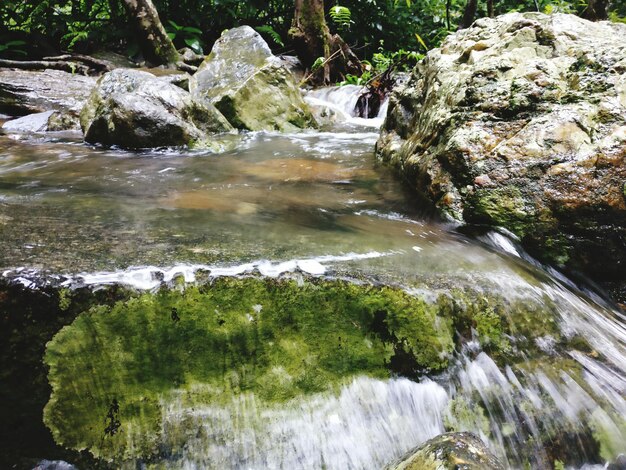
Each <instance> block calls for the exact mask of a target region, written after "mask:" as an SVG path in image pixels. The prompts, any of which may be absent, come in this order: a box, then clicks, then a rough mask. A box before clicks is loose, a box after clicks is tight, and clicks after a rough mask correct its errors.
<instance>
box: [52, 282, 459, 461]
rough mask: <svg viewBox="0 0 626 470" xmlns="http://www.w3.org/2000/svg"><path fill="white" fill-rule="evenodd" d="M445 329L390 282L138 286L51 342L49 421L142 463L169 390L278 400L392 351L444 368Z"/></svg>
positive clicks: (71, 439)
mask: <svg viewBox="0 0 626 470" xmlns="http://www.w3.org/2000/svg"><path fill="white" fill-rule="evenodd" d="M452 333H453V332H452V329H451V324H450V322H446V321H445V320H444V319H442V318H439V317H438V316H437V310H436V307H435V306H432V305H428V304H426V303H425V302H423V301H422V300H420V299H418V298H415V297H412V296H410V295H408V294H406V293H404V292H403V291H401V290H398V289H392V288H388V287H380V288H377V287H373V286H367V285H356V284H351V283H346V282H339V281H335V282H332V281H319V282H305V283H304V284H302V285H298V283H297V282H296V281H277V280H261V279H255V278H245V279H219V280H217V281H215V283H214V284H213V285H211V286H206V287H189V288H187V289H186V290H185V291H184V293H180V292H173V291H169V290H163V291H160V292H159V293H157V294H144V295H142V296H140V297H138V298H134V299H130V300H129V301H127V302H119V303H118V304H116V305H115V306H113V307H112V308H110V307H105V306H96V307H93V308H92V309H91V310H89V311H87V312H85V313H83V314H81V315H80V316H79V317H78V318H77V319H76V320H75V321H74V323H72V325H70V326H68V327H65V328H63V329H62V330H61V331H60V332H59V333H58V334H57V335H56V336H55V337H54V339H53V340H52V341H51V342H50V343H49V344H48V347H47V351H46V356H45V361H46V364H47V365H48V367H49V368H50V373H49V381H50V384H51V385H52V390H53V392H52V396H51V398H50V401H49V403H48V405H47V406H46V409H45V422H46V424H47V425H48V426H49V427H50V429H51V430H52V432H53V435H54V437H55V440H56V441H57V442H58V443H60V444H62V445H64V446H66V447H69V448H74V449H85V448H86V449H89V450H90V452H92V453H93V454H94V455H95V456H97V457H101V458H104V459H106V460H111V459H115V460H116V461H119V460H125V459H134V458H147V459H149V458H150V457H153V456H155V455H157V454H158V453H159V452H160V449H161V445H162V441H161V436H160V432H161V414H162V406H163V403H167V402H168V397H169V398H171V397H172V396H174V395H176V394H179V393H181V392H182V393H184V394H186V396H188V398H189V399H190V400H191V401H192V402H193V401H194V400H196V401H197V402H198V403H202V400H206V399H207V398H208V399H209V400H210V402H211V403H220V402H222V403H223V402H225V401H226V400H228V399H229V398H230V397H232V395H233V394H240V393H254V394H255V396H256V397H257V398H258V399H260V400H262V401H264V402H266V403H272V402H277V401H278V402H282V401H285V400H288V399H292V398H294V397H297V396H301V395H304V394H311V393H316V392H322V391H333V390H335V387H336V386H338V385H340V384H342V383H345V381H347V380H350V378H351V377H354V376H356V375H367V376H372V377H380V378H384V377H389V376H390V369H389V363H390V362H391V361H392V359H393V357H394V356H395V355H397V354H398V351H403V354H404V355H408V356H410V357H411V358H412V359H411V361H412V363H414V364H415V365H416V366H417V367H419V368H421V369H422V370H425V371H427V370H441V369H443V368H444V367H445V366H446V365H447V357H448V356H449V355H450V353H451V352H452V349H453V348H454V343H453V337H452ZM203 384H204V385H203ZM207 391H209V393H208V395H207ZM197 393H199V395H198V396H195V398H194V394H197ZM173 394H174V395H173ZM203 397H204V398H203Z"/></svg>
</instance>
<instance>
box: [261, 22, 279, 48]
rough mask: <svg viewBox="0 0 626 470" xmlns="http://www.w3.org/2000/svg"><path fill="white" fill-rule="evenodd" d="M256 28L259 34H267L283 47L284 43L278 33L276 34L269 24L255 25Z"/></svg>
mask: <svg viewBox="0 0 626 470" xmlns="http://www.w3.org/2000/svg"><path fill="white" fill-rule="evenodd" d="M254 29H256V30H257V31H258V32H259V33H261V34H265V35H267V36H269V37H270V38H271V39H272V41H274V43H275V44H277V45H279V46H281V47H284V46H285V43H284V42H283V39H282V38H281V37H280V34H278V33H277V32H276V30H275V29H274V28H272V27H271V26H269V25H261V26H257V27H256V28H254Z"/></svg>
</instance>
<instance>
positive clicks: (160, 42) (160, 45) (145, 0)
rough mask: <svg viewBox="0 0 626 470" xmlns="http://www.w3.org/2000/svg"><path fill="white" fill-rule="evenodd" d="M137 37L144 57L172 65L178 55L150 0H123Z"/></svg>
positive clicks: (177, 58)
mask: <svg viewBox="0 0 626 470" xmlns="http://www.w3.org/2000/svg"><path fill="white" fill-rule="evenodd" d="M123 1H124V6H125V8H126V11H127V12H128V15H129V16H130V17H131V21H132V22H133V23H134V26H135V29H136V30H137V34H138V37H139V45H140V47H141V51H142V52H143V55H144V57H145V58H146V60H147V61H148V62H151V63H153V64H154V65H166V66H170V67H171V66H174V65H175V64H176V63H177V62H178V61H179V60H180V57H179V55H178V52H177V51H176V48H175V47H174V44H173V43H172V40H171V39H170V38H169V37H168V35H167V33H166V32H165V28H164V27H163V25H162V24H161V20H160V19H159V13H158V12H157V9H156V8H155V7H154V4H153V3H152V0H123Z"/></svg>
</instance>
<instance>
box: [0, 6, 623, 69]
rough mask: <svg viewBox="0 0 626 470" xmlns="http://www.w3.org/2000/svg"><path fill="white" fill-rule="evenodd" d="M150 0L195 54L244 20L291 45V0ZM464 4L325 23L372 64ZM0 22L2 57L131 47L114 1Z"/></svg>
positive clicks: (616, 14) (348, 12) (436, 30)
mask: <svg viewBox="0 0 626 470" xmlns="http://www.w3.org/2000/svg"><path fill="white" fill-rule="evenodd" d="M154 4H155V6H156V7H157V9H158V11H159V16H160V18H161V21H162V22H163V24H164V25H166V26H167V29H168V31H169V33H170V34H171V36H172V37H173V38H174V41H175V43H176V45H177V47H183V46H188V47H191V48H192V49H193V50H195V51H196V52H199V51H200V50H201V49H202V48H204V46H206V47H209V46H210V45H211V44H212V43H213V42H214V41H215V40H216V39H217V38H218V37H219V35H220V33H221V32H222V31H224V30H225V29H229V28H232V27H235V26H240V25H243V24H247V25H250V26H252V27H254V28H256V30H257V31H259V32H260V33H261V34H263V35H264V36H266V37H267V38H268V39H271V41H272V42H273V44H274V46H276V47H279V48H283V47H284V48H285V49H286V50H289V51H290V50H291V45H290V44H285V43H284V41H283V38H286V37H288V35H287V32H288V30H289V27H290V25H291V21H292V18H293V1H291V0H251V1H247V2H242V1H240V0H207V1H199V0H181V1H179V2H170V1H166V0H154ZM465 4H466V0H342V1H341V4H340V5H339V4H337V5H334V6H331V7H330V8H329V9H328V22H329V24H330V26H331V27H332V28H333V29H334V30H336V31H338V32H340V33H341V35H342V37H343V38H344V39H345V40H346V42H347V43H348V44H350V46H351V47H353V50H355V51H356V52H357V53H358V55H359V56H360V57H361V58H363V59H367V60H371V61H372V63H373V62H374V61H373V60H372V59H373V55H374V54H376V53H379V52H380V49H382V50H384V51H401V50H405V51H413V52H418V51H419V52H420V53H424V52H426V51H427V50H428V49H429V48H432V47H437V46H438V45H439V44H440V43H441V41H442V40H443V39H444V38H445V37H446V36H447V35H448V34H450V33H451V32H453V31H456V29H457V26H458V24H459V22H460V20H461V17H462V14H463V9H464V8H465ZM478 5H479V10H478V12H477V17H481V16H485V15H486V14H487V12H486V2H479V4H478ZM624 5H626V3H624V2H611V3H610V11H609V16H610V19H611V20H612V21H622V22H623V21H625V20H624V18H625V17H626V6H624ZM585 8H586V2H585V0H521V1H513V0H502V1H499V2H495V14H496V15H498V14H502V13H506V12H509V11H537V10H539V11H545V12H547V13H554V12H568V13H575V14H582V13H583V12H584V10H585ZM0 22H2V26H3V28H0V31H4V32H3V33H2V34H0V45H1V46H0V54H3V55H13V56H23V55H24V53H27V54H29V55H33V54H36V53H34V52H33V51H35V50H36V49H37V47H36V46H37V44H39V45H45V47H42V49H45V50H46V51H47V53H48V55H49V52H51V51H50V45H52V46H53V47H54V48H58V49H70V50H76V51H79V52H89V51H92V50H96V49H100V48H105V49H112V50H117V51H122V52H123V51H126V50H131V51H133V50H135V51H136V50H137V48H136V46H135V42H136V40H135V39H134V34H133V30H132V28H131V22H130V19H129V18H128V16H127V13H126V12H125V9H124V6H123V2H122V1H121V0H42V1H38V2H31V1H26V0H3V1H2V2H0ZM179 25H185V26H179ZM20 35H21V36H20ZM24 37H28V38H29V39H28V40H27V41H26V43H27V44H23V46H24V47H21V45H13V44H11V43H12V42H13V41H15V40H24ZM31 38H36V39H37V41H32V40H31ZM205 49H206V48H205ZM42 54H43V52H42ZM386 54H389V52H386ZM373 75H375V73H374V74H373ZM357 78H360V77H357ZM348 80H356V78H355V79H348Z"/></svg>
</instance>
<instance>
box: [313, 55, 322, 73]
mask: <svg viewBox="0 0 626 470" xmlns="http://www.w3.org/2000/svg"><path fill="white" fill-rule="evenodd" d="M324 60H325V59H324V58H323V57H318V58H317V59H315V62H313V65H311V71H312V72H314V71H315V70H317V69H319V68H320V67H321V66H322V65H323V64H324Z"/></svg>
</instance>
